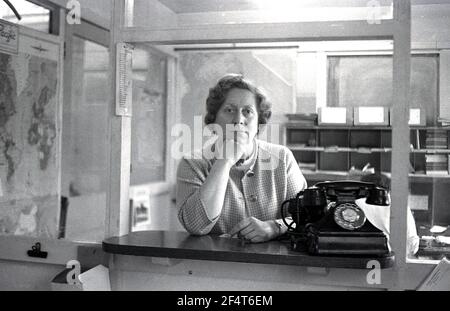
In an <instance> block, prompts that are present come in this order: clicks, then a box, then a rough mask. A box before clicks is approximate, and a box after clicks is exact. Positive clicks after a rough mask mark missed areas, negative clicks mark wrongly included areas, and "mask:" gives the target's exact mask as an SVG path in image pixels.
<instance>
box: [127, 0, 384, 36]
mask: <svg viewBox="0 0 450 311" xmlns="http://www.w3.org/2000/svg"><path fill="white" fill-rule="evenodd" d="M125 10H126V14H125V16H124V26H125V27H138V28H149V29H152V30H163V29H165V30H168V29H186V28H190V27H204V26H217V25H223V24H226V25H233V24H234V25H237V24H241V25H242V24H252V23H289V22H319V21H356V20H370V21H371V22H373V23H374V24H375V23H379V22H380V21H382V20H386V19H392V0H376V1H367V0H361V1H359V0H356V1H350V2H348V1H346V2H344V1H336V0H321V1H309V0H308V1H296V0H279V1H271V0H229V1H220V0H213V1H211V0H188V1H180V0H159V1H158V0H127V1H126V3H125ZM148 16H152V18H148Z"/></svg>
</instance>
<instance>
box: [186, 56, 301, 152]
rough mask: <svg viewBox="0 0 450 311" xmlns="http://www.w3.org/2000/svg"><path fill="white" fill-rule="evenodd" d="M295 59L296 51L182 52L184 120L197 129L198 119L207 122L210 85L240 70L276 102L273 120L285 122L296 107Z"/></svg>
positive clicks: (193, 128)
mask: <svg viewBox="0 0 450 311" xmlns="http://www.w3.org/2000/svg"><path fill="white" fill-rule="evenodd" d="M295 62H296V59H295V53H294V52H293V51H292V50H284V51H282V50H266V51H256V50H255V51H242V50H241V51H226V52H224V51H210V52H205V51H195V52H194V51H189V52H179V71H178V72H179V75H178V90H179V94H178V96H179V98H180V100H179V102H180V105H181V123H183V124H186V125H187V126H188V127H189V128H190V129H191V131H195V130H196V127H195V125H196V124H194V120H195V118H198V120H200V122H201V125H202V124H203V118H204V116H205V111H206V98H207V96H208V92H209V88H211V87H213V86H214V85H215V83H216V82H217V81H218V80H219V78H221V77H222V76H223V75H224V74H226V73H240V74H243V75H244V76H245V77H246V78H248V79H250V80H251V81H253V82H254V83H255V84H256V85H257V86H258V87H260V88H261V89H262V90H263V91H264V92H265V93H266V95H267V96H268V99H269V101H271V103H272V113H273V115H272V119H271V122H270V123H272V124H274V123H282V122H284V121H285V116H284V114H285V113H288V112H293V109H294V108H293V107H295V77H296V71H295V68H296V63H295ZM200 130H201V128H200ZM191 134H192V135H193V134H194V133H193V132H192V133H191ZM191 137H193V136H191ZM267 137H268V139H267V140H269V141H271V140H276V139H279V137H277V138H274V139H271V134H268V135H267ZM191 139H192V141H193V138H191ZM274 142H275V141H274ZM191 147H192V148H195V149H197V148H198V146H193V145H192V146H191Z"/></svg>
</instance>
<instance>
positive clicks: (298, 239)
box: [281, 180, 390, 256]
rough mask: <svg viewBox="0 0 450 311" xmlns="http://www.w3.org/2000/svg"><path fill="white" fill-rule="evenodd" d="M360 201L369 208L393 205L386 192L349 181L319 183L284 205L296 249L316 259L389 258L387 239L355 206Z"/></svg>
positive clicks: (367, 184) (370, 184) (283, 216)
mask: <svg viewBox="0 0 450 311" xmlns="http://www.w3.org/2000/svg"><path fill="white" fill-rule="evenodd" d="M360 198H366V203H367V204H370V205H380V206H389V205H390V202H389V196H388V192H387V190H386V189H384V188H381V187H377V186H376V185H375V184H373V183H368V182H356V181H347V180H343V181H335V182H329V181H327V182H320V183H317V184H315V185H314V186H313V187H310V188H307V189H305V190H303V191H301V192H299V193H298V194H297V196H296V197H295V198H292V199H290V200H286V201H285V202H283V204H282V205H281V215H282V219H283V221H284V223H285V224H286V225H287V227H288V231H287V234H288V235H289V236H290V237H291V244H292V247H293V249H294V250H299V251H300V250H302V251H305V250H306V251H308V252H309V253H311V254H315V255H371V256H376V255H380V256H382V255H386V254H388V253H389V245H388V238H387V236H386V234H385V233H384V232H382V231H381V230H379V229H378V228H376V227H375V226H374V225H373V224H372V223H371V222H370V221H369V220H368V219H367V218H366V216H365V214H364V211H363V210H362V209H361V208H360V207H358V206H357V205H356V203H355V200H357V199H360ZM286 206H287V212H288V214H289V215H288V214H287V213H286ZM289 216H291V217H292V220H291V221H290V220H288V219H286V218H287V217H289Z"/></svg>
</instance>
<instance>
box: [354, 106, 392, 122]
mask: <svg viewBox="0 0 450 311" xmlns="http://www.w3.org/2000/svg"><path fill="white" fill-rule="evenodd" d="M358 109H359V111H358V112H359V115H358V116H359V120H358V121H359V123H383V122H384V121H385V120H384V107H359V108H358Z"/></svg>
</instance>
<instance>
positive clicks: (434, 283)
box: [417, 257, 450, 291]
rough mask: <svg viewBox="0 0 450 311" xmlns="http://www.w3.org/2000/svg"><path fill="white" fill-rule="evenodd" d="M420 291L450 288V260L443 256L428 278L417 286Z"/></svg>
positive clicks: (446, 289)
mask: <svg viewBox="0 0 450 311" xmlns="http://www.w3.org/2000/svg"><path fill="white" fill-rule="evenodd" d="M417 290H418V291H448V290H450V260H448V259H447V258H446V257H444V258H442V260H441V261H440V262H439V264H438V265H437V266H436V267H435V268H434V269H433V271H431V273H430V274H429V275H428V276H427V277H426V279H425V280H424V281H423V282H422V284H420V285H419V287H418V288H417Z"/></svg>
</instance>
